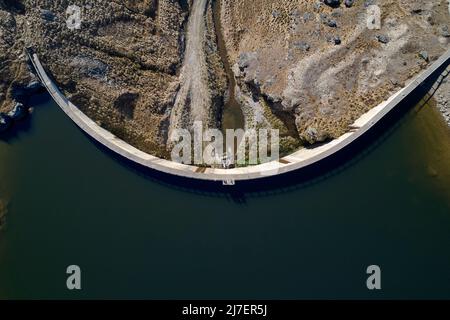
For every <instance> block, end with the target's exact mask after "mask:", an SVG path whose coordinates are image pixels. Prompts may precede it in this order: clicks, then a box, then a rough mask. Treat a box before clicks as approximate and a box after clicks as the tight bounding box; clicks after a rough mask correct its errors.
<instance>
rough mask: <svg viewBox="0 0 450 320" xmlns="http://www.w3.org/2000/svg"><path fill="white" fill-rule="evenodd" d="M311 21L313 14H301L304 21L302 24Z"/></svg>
mask: <svg viewBox="0 0 450 320" xmlns="http://www.w3.org/2000/svg"><path fill="white" fill-rule="evenodd" d="M312 19H313V14H312V13H310V12H305V13H304V14H303V21H304V22H308V21H311V20H312Z"/></svg>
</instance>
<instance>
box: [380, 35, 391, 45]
mask: <svg viewBox="0 0 450 320" xmlns="http://www.w3.org/2000/svg"><path fill="white" fill-rule="evenodd" d="M377 40H378V42H381V43H384V44H386V43H389V41H390V39H389V37H388V36H386V35H383V34H381V35H378V36H377Z"/></svg>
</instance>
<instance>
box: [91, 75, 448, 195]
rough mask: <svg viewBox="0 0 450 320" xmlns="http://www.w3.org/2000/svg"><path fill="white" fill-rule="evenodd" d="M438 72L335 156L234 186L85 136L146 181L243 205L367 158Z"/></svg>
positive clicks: (425, 98) (423, 96) (412, 110)
mask: <svg viewBox="0 0 450 320" xmlns="http://www.w3.org/2000/svg"><path fill="white" fill-rule="evenodd" d="M443 70H445V67H443V68H442V70H440V72H442V71H443ZM440 72H437V73H436V75H435V76H433V77H431V78H429V80H428V81H426V82H424V83H423V84H422V85H421V86H419V87H418V88H417V89H416V90H414V91H413V92H412V93H411V94H410V95H409V96H408V97H407V98H406V99H404V100H403V101H402V102H401V103H400V104H399V105H398V106H397V107H396V108H394V109H393V110H392V111H391V112H390V113H389V114H388V115H387V116H385V117H384V118H383V119H382V120H381V121H379V122H378V123H377V124H376V125H375V126H373V127H372V128H371V129H370V130H369V131H367V132H366V133H365V134H364V135H363V136H361V137H360V138H358V139H357V140H356V141H355V142H353V143H352V144H350V145H349V146H347V147H345V148H344V149H342V150H341V151H339V152H337V153H335V154H334V155H332V156H330V157H328V158H326V159H324V160H322V161H320V162H318V163H316V164H313V165H311V166H309V167H307V168H303V169H300V170H297V171H294V172H289V173H285V174H281V175H278V176H272V177H264V178H261V179H256V180H251V181H242V182H240V181H237V182H236V185H235V186H223V185H222V183H221V182H220V181H218V182H210V181H199V180H195V179H189V178H183V177H177V176H173V175H169V174H165V173H162V172H158V171H155V170H151V169H148V168H146V167H143V166H141V165H138V164H136V163H133V162H131V161H129V160H127V159H125V158H123V157H122V156H120V155H118V154H116V153H114V152H112V151H111V150H109V149H107V148H106V147H104V146H103V145H101V144H99V143H98V142H96V141H95V140H94V139H92V138H91V137H89V136H88V135H87V134H86V136H88V137H89V139H91V140H92V141H94V143H95V144H96V145H97V147H98V148H99V149H100V150H102V151H103V152H104V153H106V154H108V156H111V157H113V158H114V159H116V160H117V161H119V162H120V163H121V165H123V166H125V167H126V168H128V169H130V170H133V171H134V172H135V173H136V174H138V175H140V176H143V177H145V178H146V179H150V180H153V181H155V182H157V183H159V184H162V185H165V186H168V187H170V188H176V189H180V190H183V191H187V192H191V193H197V194H203V195H208V196H215V197H224V196H225V197H227V198H229V199H230V200H232V201H234V202H236V203H240V204H245V203H246V198H248V197H259V196H265V195H269V194H277V193H285V192H289V191H293V190H298V189H302V188H306V187H310V186H312V185H315V184H318V183H320V182H322V181H324V180H327V179H328V178H330V177H332V176H335V175H338V174H340V173H341V172H343V171H345V170H347V169H348V168H349V167H351V166H353V165H355V164H356V163H357V162H359V161H361V160H362V159H364V158H365V157H367V156H368V155H370V154H371V153H372V152H373V151H375V150H376V149H377V148H378V147H379V146H380V145H381V144H382V143H383V142H384V141H385V140H386V139H388V138H389V137H390V136H391V135H392V134H393V133H394V132H395V131H396V130H397V129H398V128H399V127H400V126H402V125H403V124H404V123H405V121H407V120H408V118H409V117H410V116H415V114H416V113H417V112H419V111H420V109H421V108H423V107H424V106H428V105H427V103H428V102H429V100H430V99H431V98H432V96H431V95H428V92H430V90H431V89H432V87H433V85H434V84H435V82H436V80H437V79H438V78H439V76H440V74H441V73H440ZM431 92H433V90H431ZM417 106H418V107H417ZM416 107H417V108H416Z"/></svg>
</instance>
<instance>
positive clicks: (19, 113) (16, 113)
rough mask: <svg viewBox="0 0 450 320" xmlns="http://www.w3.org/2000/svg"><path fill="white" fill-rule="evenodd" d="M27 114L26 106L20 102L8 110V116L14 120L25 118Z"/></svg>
mask: <svg viewBox="0 0 450 320" xmlns="http://www.w3.org/2000/svg"><path fill="white" fill-rule="evenodd" d="M27 115H28V108H26V107H25V106H24V105H23V104H22V103H19V102H18V103H16V105H15V106H14V108H13V109H12V110H11V111H10V112H8V117H9V118H11V119H12V120H14V121H17V120H20V119H23V118H25V117H26V116H27Z"/></svg>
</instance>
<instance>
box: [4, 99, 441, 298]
mask: <svg viewBox="0 0 450 320" xmlns="http://www.w3.org/2000/svg"><path fill="white" fill-rule="evenodd" d="M449 150H450V133H449V131H448V130H447V128H446V127H445V126H444V125H443V122H442V120H441V119H440V118H439V115H438V113H437V112H436V110H434V109H433V108H431V107H424V108H422V109H421V110H420V111H418V110H415V111H411V112H409V113H408V115H407V116H406V117H405V118H404V119H403V120H402V122H401V124H400V125H399V126H397V127H396V128H395V130H394V131H393V133H392V134H390V135H389V136H388V137H387V138H386V139H385V140H384V141H383V142H382V143H380V144H379V146H378V147H377V148H374V150H372V151H371V152H370V153H369V154H368V155H367V156H365V157H362V158H361V159H360V160H358V161H355V162H354V163H353V164H352V165H351V166H349V167H348V168H346V169H345V170H340V171H337V172H336V173H335V174H333V175H331V176H330V177H328V178H327V179H322V180H319V181H317V182H315V183H311V184H308V185H305V186H303V187H301V188H298V189H296V190H293V191H287V192H285V193H281V194H273V195H265V196H256V195H254V194H246V195H245V199H246V201H245V202H243V203H237V202H235V201H233V200H232V199H231V197H229V196H227V195H222V196H211V195H201V194H196V193H191V192H187V191H182V190H179V189H177V188H174V187H171V186H167V185H162V184H160V183H158V182H155V181H152V180H150V179H148V178H146V177H144V176H142V175H139V174H137V173H136V172H135V171H133V170H131V169H129V168H128V167H127V166H124V165H123V164H121V163H120V162H118V161H117V160H115V159H113V158H111V157H110V156H108V154H106V153H104V152H101V151H100V150H99V149H98V147H97V146H96V145H95V144H93V143H92V142H91V141H90V140H89V139H88V138H87V137H86V136H85V135H84V134H82V133H81V131H80V130H78V129H77V128H76V127H75V125H73V124H72V123H71V122H70V120H69V119H68V118H67V117H66V116H65V115H64V114H63V113H62V111H60V110H59V109H58V108H57V107H56V106H55V105H54V104H53V103H51V102H46V101H41V102H39V104H38V105H36V108H35V112H34V114H33V116H32V118H31V123H30V124H29V126H28V128H27V129H26V130H21V131H19V132H18V133H17V135H16V136H14V137H12V138H10V139H8V140H7V141H0V160H1V166H0V197H1V198H3V199H4V200H7V201H8V209H9V210H8V212H7V215H6V224H5V226H4V227H3V229H2V230H1V231H0V297H1V298H450V166H449V163H450V151H449ZM71 264H77V265H79V266H80V267H81V269H82V287H83V289H82V290H81V291H79V292H71V291H68V290H66V289H65V283H66V274H65V270H66V267H67V266H68V265H71ZM371 264H378V265H380V266H381V269H382V287H383V289H382V291H381V292H371V291H368V290H367V289H366V286H365V282H366V274H365V271H366V267H367V266H368V265H371Z"/></svg>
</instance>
